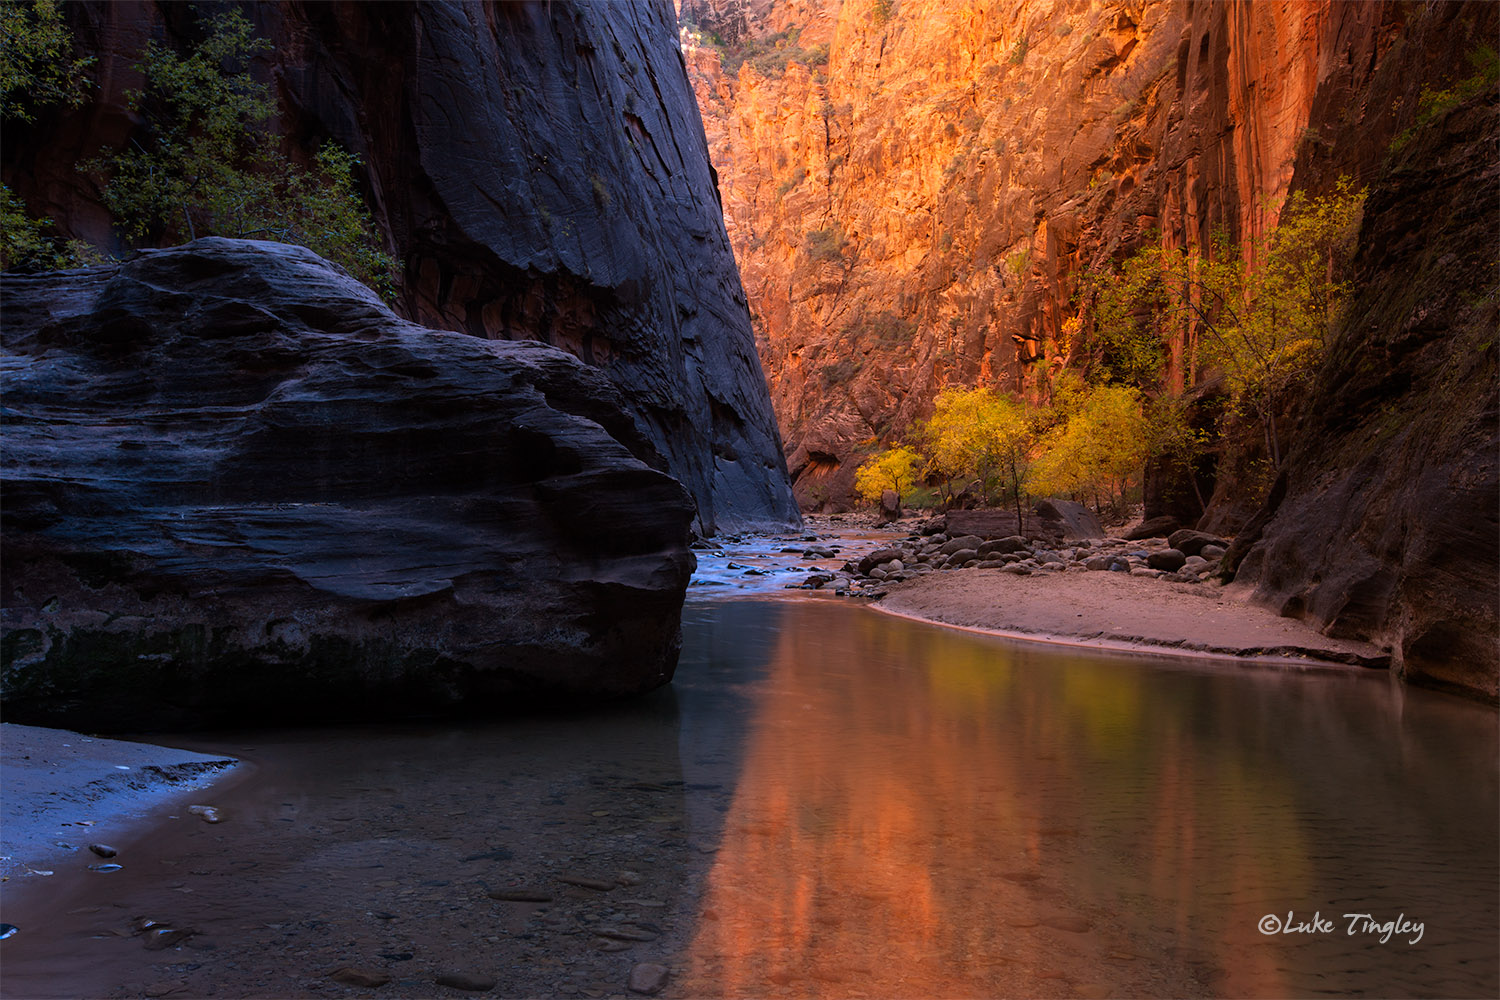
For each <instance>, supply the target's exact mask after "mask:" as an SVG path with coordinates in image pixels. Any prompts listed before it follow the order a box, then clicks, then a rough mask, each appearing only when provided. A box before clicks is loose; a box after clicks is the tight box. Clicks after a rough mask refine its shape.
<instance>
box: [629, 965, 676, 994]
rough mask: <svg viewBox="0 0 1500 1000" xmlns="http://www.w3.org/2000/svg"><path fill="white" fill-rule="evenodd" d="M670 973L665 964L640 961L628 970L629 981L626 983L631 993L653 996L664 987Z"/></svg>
mask: <svg viewBox="0 0 1500 1000" xmlns="http://www.w3.org/2000/svg"><path fill="white" fill-rule="evenodd" d="M670 975H671V973H670V972H668V971H667V967H666V966H665V965H660V964H658V963H656V962H641V963H640V964H639V965H637V966H636V967H635V968H633V969H631V970H630V982H629V983H628V984H627V985H628V986H629V987H630V991H631V992H632V993H642V994H645V995H646V996H655V995H656V994H657V993H660V992H661V991H662V990H663V989H664V988H665V987H666V985H667V979H668V978H669V976H670Z"/></svg>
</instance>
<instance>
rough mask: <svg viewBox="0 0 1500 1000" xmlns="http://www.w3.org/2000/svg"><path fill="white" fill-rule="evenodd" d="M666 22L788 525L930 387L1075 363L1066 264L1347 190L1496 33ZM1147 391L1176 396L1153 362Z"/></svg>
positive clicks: (1390, 23)
mask: <svg viewBox="0 0 1500 1000" xmlns="http://www.w3.org/2000/svg"><path fill="white" fill-rule="evenodd" d="M682 10H683V17H684V20H685V21H691V22H693V24H692V26H690V27H688V28H687V29H686V30H685V32H684V37H685V39H686V42H685V52H686V57H687V60H688V65H689V70H690V73H691V75H692V78H693V81H694V87H695V89H696V91H697V94H698V100H699V104H700V106H701V107H702V109H703V113H704V118H705V127H706V128H707V131H708V136H709V144H710V150H711V153H712V155H713V157H714V161H715V164H716V165H717V167H718V170H719V175H720V183H721V189H722V192H723V196H724V208H725V214H726V221H727V225H728V230H729V235H730V240H731V242H732V243H733V244H734V247H735V251H736V254H737V255H738V258H739V262H740V268H741V273H742V275H743V278H744V282H745V287H746V291H747V294H748V296H749V299H750V307H751V309H752V312H753V314H754V317H755V321H756V333H757V337H758V342H759V344H760V349H761V353H762V359H763V361H764V362H765V365H766V371H767V375H768V378H769V380H770V383H771V393H772V401H773V403H774V405H775V407H776V412H777V415H778V417H779V419H780V422H781V427H782V431H783V434H784V435H785V438H786V447H787V454H788V463H789V467H790V470H791V474H792V476H793V479H794V483H795V490H796V492H797V495H798V497H799V500H800V501H801V502H802V503H803V504H804V505H810V506H812V505H819V504H822V503H833V502H837V501H838V500H839V499H840V498H842V497H844V496H845V495H846V494H847V493H848V492H849V487H850V483H851V480H852V474H853V466H854V465H856V464H857V462H858V460H859V459H860V458H861V457H862V455H863V454H864V453H865V452H866V451H867V450H868V449H871V448H873V447H874V446H875V445H876V443H877V442H879V441H884V440H888V439H890V438H892V437H897V436H899V435H900V434H901V433H902V432H903V431H904V430H905V429H906V428H908V427H909V426H910V425H911V424H912V423H913V422H914V421H915V420H917V419H920V418H922V417H924V416H926V415H927V414H928V413H930V409H931V401H932V399H933V397H934V396H935V395H936V393H937V392H938V391H939V390H940V389H941V388H942V387H943V386H945V385H961V386H969V385H990V386H995V387H997V388H1001V389H1005V390H1011V391H1017V392H1020V393H1023V394H1026V395H1033V396H1035V395H1038V394H1040V393H1041V392H1042V391H1043V389H1042V387H1043V386H1044V385H1045V384H1046V383H1047V382H1048V380H1049V379H1050V378H1051V377H1052V376H1053V375H1055V374H1056V373H1057V372H1058V371H1060V370H1061V369H1062V368H1064V367H1065V366H1067V365H1068V364H1069V363H1071V362H1076V361H1077V360H1078V354H1077V352H1078V350H1079V346H1080V345H1079V341H1080V331H1086V329H1087V324H1088V322H1089V315H1088V303H1087V302H1086V301H1081V300H1080V297H1079V296H1078V294H1077V293H1078V292H1079V289H1080V281H1079V278H1080V276H1081V275H1082V273H1083V272H1084V271H1086V270H1087V269H1088V268H1090V267H1096V266H1099V265H1101V264H1104V263H1105V262H1107V261H1108V260H1109V259H1111V258H1112V257H1114V256H1117V255H1119V254H1121V253H1124V252H1128V251H1130V250H1132V249H1134V248H1136V247H1139V246H1141V245H1144V244H1145V243H1146V242H1147V241H1148V240H1152V239H1157V240H1160V241H1162V242H1163V243H1165V244H1167V245H1171V246H1178V245H1184V244H1202V243H1206V242H1207V241H1208V239H1209V238H1210V237H1211V235H1212V233H1213V232H1214V230H1215V229H1218V228H1222V229H1224V230H1226V231H1227V232H1228V233H1229V234H1230V235H1231V236H1233V237H1236V238H1244V237H1248V236H1251V235H1254V234H1257V233H1258V232H1260V231H1262V230H1263V228H1264V227H1265V226H1267V225H1269V224H1272V223H1274V222H1275V218H1276V212H1277V208H1276V205H1277V199H1278V198H1279V197H1280V196H1282V195H1285V194H1286V193H1287V192H1288V191H1289V190H1291V189H1294V188H1297V187H1301V188H1307V189H1309V190H1310V191H1312V193H1315V194H1316V193H1322V192H1323V191H1325V190H1327V189H1328V188H1329V187H1330V186H1331V185H1332V184H1333V182H1334V180H1335V179H1336V177H1337V176H1338V174H1339V173H1349V174H1352V175H1353V176H1354V177H1355V179H1356V180H1357V181H1367V180H1369V179H1370V178H1372V177H1373V176H1374V175H1375V173H1376V172H1377V171H1378V168H1379V165H1380V162H1381V160H1382V158H1383V157H1384V155H1385V148H1386V145H1387V144H1388V143H1389V141H1390V139H1391V137H1392V136H1393V135H1394V134H1396V133H1397V132H1398V131H1400V130H1402V129H1404V128H1406V127H1407V126H1408V125H1409V124H1410V123H1411V121H1412V119H1413V117H1414V116H1415V115H1416V114H1417V113H1418V107H1419V95H1420V93H1421V90H1422V88H1423V87H1424V86H1427V85H1431V86H1432V87H1433V88H1434V89H1439V88H1441V87H1442V86H1444V85H1445V84H1446V82H1447V81H1449V80H1451V79H1452V78H1454V77H1455V76H1461V75H1467V74H1468V73H1469V72H1470V70H1469V69H1468V68H1467V65H1466V62H1465V56H1466V55H1468V54H1470V53H1472V52H1473V51H1475V49H1476V46H1478V45H1480V44H1491V45H1492V44H1493V40H1494V38H1495V36H1496V33H1497V30H1500V28H1497V18H1496V13H1497V12H1496V7H1495V5H1492V4H1488V3H1448V4H1429V5H1421V6H1418V5H1411V4H1400V3H1381V2H1365V0H1348V2H1345V0H1316V2H1306V3H1270V2H1258V3H1252V2H1248V0H1222V2H1221V0H1212V2H1209V0H1177V2H1144V0H1058V2H1048V3H1038V2H1035V0H980V2H970V3H954V2H949V0H899V2H884V0H881V2H874V0H790V2H785V3H773V2H769V0H683V4H682ZM746 37H748V38H749V39H751V42H750V43H747V42H745V41H744V39H745V38H746ZM716 38H717V39H718V41H719V42H727V41H728V40H729V39H731V38H734V39H739V41H736V42H734V43H733V44H715V39H716ZM726 60H729V62H728V63H726ZM731 70H732V71H731ZM1177 346H1178V349H1179V350H1180V348H1181V345H1177ZM1171 377H1172V379H1173V381H1174V382H1175V383H1176V385H1177V386H1178V387H1181V386H1183V385H1184V384H1185V383H1186V382H1187V381H1188V380H1189V379H1190V378H1191V373H1187V372H1184V371H1183V370H1182V367H1181V364H1180V359H1179V358H1174V359H1173V368H1172V372H1171ZM1205 486H1206V488H1207V491H1211V490H1212V487H1213V484H1212V483H1211V482H1209V483H1206V484H1205ZM1213 506H1214V507H1216V508H1217V513H1216V514H1215V516H1214V517H1213V518H1212V519H1211V520H1212V525H1213V527H1214V529H1215V530H1220V531H1233V530H1234V529H1235V527H1237V526H1238V524H1240V523H1242V522H1243V521H1244V520H1245V519H1246V518H1247V517H1248V516H1249V515H1250V514H1251V513H1252V512H1253V507H1249V508H1246V507H1244V506H1237V505H1236V502H1235V497H1234V496H1233V491H1232V490H1231V489H1225V490H1221V491H1220V493H1219V495H1218V496H1217V497H1216V498H1215V500H1214V502H1213ZM1164 509H1166V508H1165V507H1164Z"/></svg>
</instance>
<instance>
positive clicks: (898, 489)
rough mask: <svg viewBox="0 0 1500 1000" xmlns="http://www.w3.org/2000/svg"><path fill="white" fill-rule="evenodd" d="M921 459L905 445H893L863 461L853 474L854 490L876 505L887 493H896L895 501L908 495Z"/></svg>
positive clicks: (914, 482)
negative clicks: (889, 491) (888, 491)
mask: <svg viewBox="0 0 1500 1000" xmlns="http://www.w3.org/2000/svg"><path fill="white" fill-rule="evenodd" d="M921 461H922V460H921V457H920V456H919V455H918V454H917V453H916V451H914V450H913V449H911V448H909V447H907V446H906V445H895V446H893V447H890V448H887V449H886V450H885V451H882V452H880V453H879V454H876V455H872V456H870V458H868V459H866V460H865V461H864V462H863V463H862V464H861V465H860V467H859V468H858V469H856V470H855V472H854V488H855V490H856V491H857V492H858V493H859V495H860V496H861V497H863V498H864V499H866V500H869V501H870V502H872V503H879V502H880V498H881V496H883V495H884V493H885V491H886V490H891V491H892V492H894V493H895V494H896V502H897V503H898V504H899V503H900V502H901V498H902V497H904V496H906V495H907V494H909V493H910V492H911V489H912V486H913V485H915V484H916V479H917V469H918V467H919V466H920V465H921Z"/></svg>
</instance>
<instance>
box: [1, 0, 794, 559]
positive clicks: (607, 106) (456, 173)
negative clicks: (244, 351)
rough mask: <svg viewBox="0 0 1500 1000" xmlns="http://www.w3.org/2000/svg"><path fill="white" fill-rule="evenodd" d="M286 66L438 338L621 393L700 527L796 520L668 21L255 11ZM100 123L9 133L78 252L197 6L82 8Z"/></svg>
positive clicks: (271, 64)
mask: <svg viewBox="0 0 1500 1000" xmlns="http://www.w3.org/2000/svg"><path fill="white" fill-rule="evenodd" d="M246 13H247V14H248V16H250V17H251V18H252V19H254V21H255V25H256V29H257V33H258V34H259V35H260V36H261V37H264V38H267V39H268V40H270V41H271V42H272V43H273V45H274V52H273V53H272V54H271V55H270V56H267V57H264V58H263V60H262V61H261V62H260V63H259V64H257V65H256V66H255V67H254V71H255V73H256V75H258V76H259V77H261V78H262V79H264V80H265V81H266V82H268V83H270V84H272V85H273V86H274V89H275V91H276V92H277V94H278V97H279V99H280V105H281V109H282V117H281V119H280V121H279V129H280V131H281V133H282V134H283V135H284V136H285V137H286V148H287V152H288V155H291V156H300V157H306V156H308V155H310V151H311V150H312V149H313V148H314V146H315V144H316V143H317V142H318V141H322V140H325V139H332V140H335V141H337V142H339V143H340V144H342V145H343V146H344V147H345V148H347V149H349V150H351V151H353V152H354V153H356V154H357V155H358V156H359V157H360V158H361V159H362V160H363V162H364V164H365V176H364V178H363V180H364V182H365V184H366V186H367V188H368V194H369V196H370V200H371V203H372V205H373V206H374V210H375V216H376V220H377V223H378V224H379V226H380V228H381V230H382V233H383V235H384V237H385V239H386V240H387V242H388V245H389V247H390V248H391V249H392V250H393V251H394V252H395V254H396V256H397V258H398V260H399V262H400V266H401V272H402V273H401V276H400V277H401V282H400V284H401V290H400V296H399V302H398V304H397V308H398V311H399V312H400V313H401V314H402V315H403V316H404V317H406V318H408V319H411V320H413V321H415V322H418V323H420V324H422V325H425V326H430V327H434V328H438V329H447V330H457V331H461V332H466V333H470V334H474V335H476V336H480V337H485V338H489V339H509V340H540V341H543V342H545V343H548V344H552V345H554V346H557V347H560V348H562V349H564V350H567V351H569V352H570V353H572V354H574V355H576V356H577V357H579V358H581V359H582V360H584V361H585V362H587V363H589V364H591V365H593V366H595V367H598V368H599V369H601V370H602V371H604V372H605V373H606V374H607V375H608V376H609V378H610V380H611V381H612V382H613V383H614V384H615V386H616V388H617V389H618V390H619V391H620V393H621V394H622V395H623V398H624V400H625V405H626V407H627V408H628V409H629V410H630V411H631V412H632V413H633V414H634V415H635V417H636V418H637V419H638V420H639V422H640V423H641V425H642V427H643V428H644V429H645V432H646V433H647V435H648V436H649V437H650V438H651V440H652V441H653V442H654V443H655V445H656V447H657V449H658V450H659V451H660V452H661V454H662V455H663V457H664V458H665V460H666V463H667V467H668V468H669V469H670V471H671V473H672V475H674V476H675V477H676V478H678V479H679V480H680V481H682V482H683V483H684V484H685V485H686V486H687V487H688V489H689V490H690V492H691V493H692V494H693V496H694V498H695V499H696V500H697V502H698V507H699V518H700V521H699V524H700V527H701V528H702V529H703V530H706V531H711V530H713V529H714V528H715V526H726V525H727V526H734V525H738V524H746V523H752V522H776V523H785V522H786V521H788V520H793V521H794V520H796V518H797V513H796V510H795V507H794V505H793V504H792V502H791V497H790V491H789V487H788V483H787V477H786V471H785V464H784V461H783V458H782V454H781V441H780V437H779V435H778V432H777V428H776V425H775V421H774V417H773V415H772V412H771V409H770V406H769V405H768V401H767V398H766V390H765V382H764V377H763V374H762V371H761V367H760V362H759V360H758V358H757V356H756V352H755V345H754V340H753V335H752V332H751V327H750V320H749V316H748V313H747V310H746V304H745V299H744V294H743V291H742V289H741V286H740V282H739V278H738V274H737V271H736V268H735V262H734V258H733V256H732V254H731V251H730V248H729V245H728V242H727V238H726V235H725V231H724V224H723V221H722V219H721V214H720V210H719V203H718V195H717V191H716V190H715V184H714V175H713V168H712V167H711V165H710V163H709V159H708V153H707V148H706V146H705V144H704V138H703V128H702V124H701V122H700V119H699V116H698V110H697V107H696V105H695V103H694V100H693V94H692V91H691V89H690V86H689V84H688V81H687V77H686V73H685V71H684V66H683V61H682V55H681V53H680V52H679V50H678V47H677V28H676V20H675V17H674V14H673V11H672V8H671V5H670V4H669V3H667V2H665V0H658V2H654V3H629V4H614V3H609V4H596V3H569V2H563V0H558V2H553V3H545V4H543V3H528V4H518V3H502V2H487V3H380V4H329V3H322V2H301V0H283V2H276V3H259V4H252V5H248V6H247V7H246ZM67 14H68V17H69V21H70V24H71V25H72V27H73V29H74V32H75V35H76V38H77V40H78V45H79V48H80V49H81V50H82V51H83V52H86V53H88V54H91V55H94V56H95V57H96V58H97V63H96V65H95V67H94V70H93V72H94V74H95V77H96V79H97V81H98V84H99V87H98V89H97V90H96V91H95V92H94V94H95V97H96V100H95V101H93V103H91V104H90V105H88V106H86V107H84V108H82V109H79V110H77V111H72V112H66V113H58V112H56V110H55V109H54V111H53V112H52V113H50V114H49V116H44V117H43V119H42V120H41V121H39V122H38V123H37V124H36V125H35V126H34V127H26V128H11V129H10V130H8V131H7V133H6V140H7V142H6V149H5V153H4V177H5V181H6V183H7V184H9V185H10V186H11V187H12V189H13V190H15V191H17V192H18V193H19V194H20V195H21V196H22V197H23V198H25V199H26V201H27V203H28V205H29V206H30V208H31V210H32V211H33V212H34V213H36V214H38V215H45V216H50V217H51V218H53V219H54V220H55V221H56V222H57V223H58V226H59V229H60V231H61V232H63V233H64V234H66V235H70V236H78V237H82V238H85V239H88V240H91V241H92V242H95V243H97V244H107V243H108V242H110V240H111V239H113V236H112V234H111V232H110V228H109V225H110V222H109V218H108V215H107V213H105V212H104V210H103V209H102V207H101V205H100V204H99V201H98V194H97V190H96V188H95V186H94V181H93V180H92V179H90V178H88V177H85V176H84V175H83V174H81V173H79V171H78V170H77V169H76V164H78V163H79V162H81V161H84V160H87V159H88V158H90V157H93V156H95V155H96V154H97V152H98V151H99V149H100V147H101V146H109V147H119V146H122V145H124V144H125V143H126V142H127V141H129V138H130V136H131V134H132V131H133V129H134V127H135V122H134V120H133V118H132V116H131V115H130V114H129V113H128V111H127V109H126V101H125V94H126V91H127V90H129V89H130V88H131V87H134V86H138V85H139V83H140V77H139V74H138V73H136V72H135V70H134V69H133V68H132V65H133V63H134V62H135V61H136V60H137V59H138V57H139V54H140V51H141V48H142V47H143V46H144V44H145V43H146V41H147V40H148V39H151V38H157V39H158V40H162V41H165V42H166V43H167V44H172V45H179V46H183V45H187V44H189V43H190V42H191V41H192V40H194V39H196V38H198V37H199V36H200V29H199V27H198V25H197V16H198V15H197V13H196V11H195V9H194V8H192V7H191V6H190V5H186V4H176V3H157V2H154V0H121V2H107V3H106V2H97V0H96V2H87V3H78V4H69V5H68V8H67Z"/></svg>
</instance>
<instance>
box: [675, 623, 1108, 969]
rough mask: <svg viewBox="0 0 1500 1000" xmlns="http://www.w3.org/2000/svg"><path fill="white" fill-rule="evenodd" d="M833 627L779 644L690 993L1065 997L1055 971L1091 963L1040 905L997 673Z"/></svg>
mask: <svg viewBox="0 0 1500 1000" xmlns="http://www.w3.org/2000/svg"><path fill="white" fill-rule="evenodd" d="M872 626H873V627H874V629H875V630H879V629H886V630H887V631H886V633H885V634H884V636H883V637H881V638H880V639H879V640H878V641H879V643H880V646H881V648H879V649H878V650H877V649H876V648H874V646H872V645H871V644H872V643H873V642H876V638H875V637H876V635H877V634H879V633H878V632H876V631H872V629H871V627H872ZM833 628H834V629H835V633H836V634H830V633H829V632H828V631H826V630H820V631H818V632H817V633H815V634H808V633H807V632H806V631H803V632H801V633H800V634H793V633H792V632H791V631H789V632H787V633H785V634H783V635H782V636H781V638H780V640H779V644H778V647H777V650H776V653H775V655H774V658H773V662H772V665H771V669H770V675H769V677H768V679H767V681H766V684H765V690H764V691H763V692H762V693H761V695H760V697H759V699H758V706H759V714H758V716H757V718H756V720H755V722H754V724H753V726H752V731H751V735H750V737H749V742H748V745H747V747H746V753H745V764H744V768H743V771H742V774H741V777H740V781H739V785H738V788H737V791H736V794H735V797H734V801H733V804H732V807H731V810H730V812H729V815H728V817H727V820H726V824H725V829H724V834H723V839H722V843H721V845H720V849H719V852H718V856H717V862H716V865H715V867H714V869H713V872H712V874H711V875H710V879H709V888H708V892H707V894H706V898H705V902H704V910H703V913H702V920H701V923H700V930H699V934H698V937H697V938H696V940H695V942H694V944H693V948H692V965H691V973H690V981H689V983H687V984H685V989H686V992H687V993H688V994H690V995H715V996H717V995H728V996H747V995H759V994H763V993H765V992H766V990H767V988H768V986H783V987H788V986H789V987H792V990H791V992H793V993H795V994H796V995H799V996H859V995H869V996H937V997H955V996H993V995H996V994H997V993H1003V992H1015V991H1016V989H1017V984H1019V983H1022V982H1032V983H1035V982H1037V981H1038V980H1037V979H1036V977H1038V976H1042V977H1047V978H1044V979H1042V980H1040V981H1042V982H1047V981H1048V980H1049V979H1050V980H1051V981H1053V982H1055V984H1056V985H1057V986H1058V987H1059V988H1062V991H1063V992H1076V990H1070V989H1068V987H1069V986H1077V985H1079V984H1080V983H1082V982H1084V981H1086V980H1088V978H1089V977H1088V976H1087V975H1083V976H1078V975H1076V974H1075V973H1072V972H1066V971H1064V969H1066V968H1067V964H1068V962H1069V959H1070V958H1077V957H1080V956H1081V955H1082V954H1083V953H1085V952H1089V951H1090V950H1092V951H1097V950H1098V949H1097V947H1092V948H1091V947H1090V941H1089V935H1087V934H1086V933H1081V931H1082V930H1083V929H1084V928H1085V927H1086V926H1087V925H1090V924H1091V921H1090V920H1089V919H1088V918H1087V917H1085V916H1082V915H1079V914H1077V913H1072V912H1069V911H1068V910H1067V909H1066V907H1064V906H1062V905H1061V904H1060V903H1059V902H1058V901H1057V900H1056V899H1049V898H1048V886H1047V880H1046V879H1045V878H1044V873H1043V872H1042V870H1041V867H1040V863H1041V861H1042V860H1043V858H1042V847H1043V843H1044V839H1045V838H1044V836H1043V835H1042V832H1041V831H1042V826H1043V824H1042V823H1041V822H1040V821H1039V818H1038V817H1037V816H1036V815H1035V814H1034V813H1033V812H1031V811H1030V810H1028V808H1027V807H1026V806H1025V804H1024V794H1023V791H1024V787H1025V775H1024V774H1021V773H1018V772H1017V770H1016V769H1014V768H1013V767H1012V766H1011V764H1012V760H1011V755H1010V754H1009V752H1008V750H1007V745H1008V744H1010V743H1012V742H1013V741H1014V734H1008V733H1005V732H1003V731H1002V730H999V729H997V728H996V727H993V726H991V725H990V724H989V718H988V717H989V714H990V713H989V712H987V711H986V707H987V704H988V702H990V701H991V700H992V699H994V698H997V697H1003V696H1004V693H1005V688H1006V687H1007V686H1008V670H1007V668H1006V664H1005V663H1004V662H1001V661H997V660H995V659H994V658H993V656H985V657H982V658H981V659H982V660H983V661H986V662H980V661H976V660H973V659H964V658H962V657H959V658H957V659H955V660H950V661H949V662H947V664H946V667H945V669H943V670H941V671H937V672H931V671H928V670H926V669H923V668H921V667H919V666H918V667H914V666H913V665H914V664H921V663H922V662H923V657H921V656H907V655H903V652H916V651H903V650H900V649H896V650H892V649H890V648H889V641H890V636H889V623H888V622H887V621H883V620H875V619H872V618H871V617H870V616H855V615H845V616H843V617H842V618H841V619H840V620H838V621H837V622H834V623H833ZM851 649H852V650H856V651H857V653H856V655H855V656H854V658H853V660H854V662H849V663H847V664H846V665H842V666H835V665H830V664H829V663H828V662H826V655H828V654H829V653H830V652H832V651H838V655H839V656H841V657H848V655H849V650H851ZM865 654H869V655H865ZM1049 923H1050V924H1052V925H1054V926H1047V924H1049ZM1063 928H1071V929H1063ZM1069 938H1071V939H1073V940H1071V941H1068V940H1066V939H1069ZM1092 944H1094V945H1097V942H1092ZM1096 957H1099V958H1102V955H1099V956H1096ZM1022 991H1023V992H1035V990H1034V989H1030V988H1026V989H1023V990H1022ZM1048 992H1050V991H1048Z"/></svg>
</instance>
